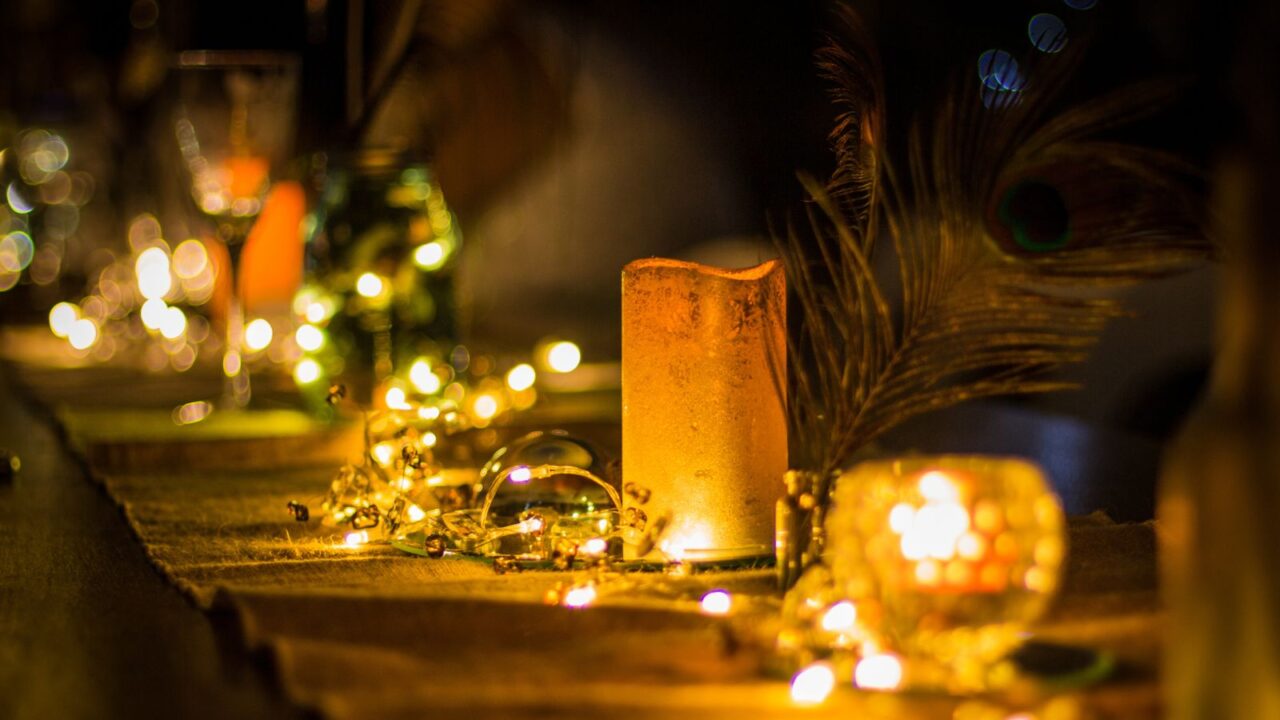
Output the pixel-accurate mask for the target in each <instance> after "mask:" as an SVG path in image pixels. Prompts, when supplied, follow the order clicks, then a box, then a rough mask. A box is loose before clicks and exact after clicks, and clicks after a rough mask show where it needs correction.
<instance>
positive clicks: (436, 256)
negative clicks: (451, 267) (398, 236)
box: [413, 240, 448, 270]
mask: <svg viewBox="0 0 1280 720" xmlns="http://www.w3.org/2000/svg"><path fill="white" fill-rule="evenodd" d="M447 256H448V254H447V252H446V250H445V246H444V245H443V244H441V243H440V242H438V241H434V240H433V241H431V242H429V243H424V244H422V245H419V246H418V249H417V250H415V251H414V252H413V261H414V262H415V263H416V264H417V265H418V267H420V268H422V269H423V270H439V269H440V268H441V267H442V266H443V265H444V261H445V259H446V258H447Z"/></svg>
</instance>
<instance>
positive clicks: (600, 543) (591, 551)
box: [578, 537, 609, 555]
mask: <svg viewBox="0 0 1280 720" xmlns="http://www.w3.org/2000/svg"><path fill="white" fill-rule="evenodd" d="M608 549H609V543H608V542H607V541H606V540H605V539H604V538H598V537H594V538H591V539H590V540H588V541H586V542H584V543H582V547H581V548H579V549H578V552H580V553H582V554H584V555H603V554H604V552H605V551H606V550H608Z"/></svg>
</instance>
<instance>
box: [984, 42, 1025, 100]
mask: <svg viewBox="0 0 1280 720" xmlns="http://www.w3.org/2000/svg"><path fill="white" fill-rule="evenodd" d="M978 79H979V80H981V81H982V82H983V83H984V85H986V86H987V87H991V88H994V89H1000V90H1012V91H1018V90H1021V89H1022V88H1023V87H1025V86H1026V84H1027V80H1026V76H1024V75H1023V74H1022V69H1021V68H1019V67H1018V61H1017V60H1015V59H1014V57H1013V55H1010V54H1009V53H1008V52H1005V51H1004V50H996V49H994V48H993V49H991V50H987V51H984V52H983V53H982V54H981V55H979V56H978Z"/></svg>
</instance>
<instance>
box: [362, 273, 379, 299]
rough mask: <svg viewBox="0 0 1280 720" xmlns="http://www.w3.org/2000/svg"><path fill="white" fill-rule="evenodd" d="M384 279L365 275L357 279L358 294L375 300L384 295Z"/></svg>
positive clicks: (370, 274)
mask: <svg viewBox="0 0 1280 720" xmlns="http://www.w3.org/2000/svg"><path fill="white" fill-rule="evenodd" d="M382 285H383V283H382V278H380V277H378V276H377V275H374V274H373V273H365V274H363V275H361V276H360V277H359V278H357V279H356V292H358V293H360V295H361V296H362V297H367V298H375V297H378V296H379V295H381V294H382Z"/></svg>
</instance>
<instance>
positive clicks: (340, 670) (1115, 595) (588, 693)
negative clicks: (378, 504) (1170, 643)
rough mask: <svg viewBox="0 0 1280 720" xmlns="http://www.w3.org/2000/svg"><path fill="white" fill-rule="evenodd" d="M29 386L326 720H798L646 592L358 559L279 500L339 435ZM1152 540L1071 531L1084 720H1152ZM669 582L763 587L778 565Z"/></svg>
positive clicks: (351, 438)
mask: <svg viewBox="0 0 1280 720" xmlns="http://www.w3.org/2000/svg"><path fill="white" fill-rule="evenodd" d="M86 372H87V371H86ZM20 377H21V379H22V380H23V382H24V383H25V384H26V385H27V387H28V388H29V389H31V390H32V391H33V392H34V393H35V394H36V395H37V396H38V397H41V398H43V399H44V401H45V402H48V403H49V404H50V405H51V406H52V407H54V408H55V409H56V411H57V414H58V415H59V417H60V418H62V421H63V422H64V425H65V427H66V428H67V429H68V432H69V433H70V434H71V438H72V440H73V442H74V444H75V445H76V447H78V448H79V449H80V450H81V451H82V452H83V453H84V454H85V456H86V457H87V458H88V459H89V460H90V464H91V468H92V470H93V473H94V475H95V477H97V478H98V479H99V480H100V481H101V482H102V483H103V484H104V486H105V488H106V490H107V491H108V492H109V493H110V495H111V496H112V497H113V498H114V499H115V500H116V501H117V502H118V503H119V504H120V506H121V507H122V508H123V510H124V512H125V514H126V516H127V517H128V520H129V522H130V524H131V526H132V527H133V528H134V530H135V531H136V533H137V535H138V538H139V540H140V541H141V542H142V544H143V545H144V547H145V548H146V552H147V554H148V556H149V557H150V558H151V559H152V561H153V562H154V563H155V565H156V567H157V568H158V569H159V570H160V571H161V572H162V573H164V574H165V576H166V577H168V578H169V579H170V580H171V581H172V582H173V583H174V584H175V585H176V586H177V587H178V588H180V589H181V590H182V591H183V592H185V593H186V594H188V595H189V596H190V597H191V598H192V600H193V601H194V602H196V603H198V604H199V605H200V606H202V607H205V608H209V609H211V610H215V611H219V610H220V611H229V612H231V613H232V616H233V617H234V618H235V620H236V622H237V623H238V625H239V627H240V628H241V633H242V636H243V640H244V642H246V643H248V644H249V646H251V647H254V648H260V649H262V650H264V651H267V652H268V653H269V654H270V657H271V658H272V660H273V663H272V666H273V668H274V669H275V672H276V673H277V675H278V678H279V680H280V683H281V686H282V687H283V689H284V691H285V692H286V693H287V694H288V696H289V697H290V698H291V699H292V700H293V701H295V702H297V703H299V704H300V705H303V706H307V707H312V708H315V709H318V710H319V711H320V712H322V713H323V714H325V715H327V716H330V717H335V718H346V717H352V718H356V717H384V718H385V717H399V716H405V717H410V716H412V717H467V718H483V717H494V718H515V717H584V718H585V717H636V718H641V717H690V716H693V715H694V714H695V713H696V714H697V715H698V716H700V717H709V718H719V717H725V718H729V717H733V718H742V717H753V718H754V717H761V718H770V717H794V716H795V713H796V712H797V710H796V708H794V706H793V705H792V704H791V703H790V702H789V700H788V694H787V684H786V683H785V682H783V681H780V680H778V679H774V678H770V677H768V676H767V675H766V674H765V673H764V669H765V668H766V666H767V665H768V659H767V657H766V656H765V655H764V654H763V653H761V652H759V651H758V650H757V648H756V647H755V646H754V645H753V643H752V640H753V632H754V630H755V628H752V627H744V626H743V621H742V620H738V621H734V620H723V619H714V618H706V617H703V616H701V615H698V614H697V613H695V612H692V611H691V607H690V605H689V604H688V603H684V602H676V601H661V600H654V599H653V598H652V597H651V596H646V594H645V593H638V594H636V595H635V596H633V597H629V596H627V594H625V593H622V594H620V595H619V596H616V597H614V596H606V597H604V598H602V600H601V602H600V606H599V607H594V608H590V609H587V610H583V611H574V610H569V609H565V608H560V607H554V606H547V605H544V604H542V597H543V595H544V593H545V592H546V590H547V589H548V588H550V587H551V586H553V585H554V584H555V583H556V582H557V581H558V580H561V579H564V578H565V577H567V575H566V574H560V573H551V572H526V573H523V574H519V575H507V576H496V575H495V574H494V573H493V571H492V569H491V568H490V567H488V566H487V565H486V564H484V563H480V562H476V561H471V560H462V559H448V558H446V559H442V560H431V559H427V558H421V557H417V556H410V555H406V554H403V553H400V552H399V551H396V550H394V549H391V548H387V547H377V546H375V547H367V548H363V549H359V550H353V549H349V548H346V547H344V546H342V545H341V544H340V543H339V542H338V540H339V538H338V534H339V533H338V531H337V530H336V529H334V528H325V527H323V526H321V525H319V524H318V523H314V522H313V523H307V524H303V523H296V522H293V521H292V520H290V519H289V517H288V514H287V512H286V510H285V504H286V503H287V502H288V501H289V500H292V499H298V500H303V501H308V500H311V501H314V500H316V499H318V497H319V496H320V495H321V494H322V493H323V491H324V489H325V487H326V486H327V483H328V480H329V475H330V473H331V472H332V470H333V469H334V467H335V466H336V464H337V463H338V462H340V461H341V459H342V458H343V457H348V456H350V455H351V453H353V452H358V444H357V443H358V437H357V436H356V434H354V433H353V432H352V431H351V430H350V429H346V430H344V429H334V428H328V427H321V426H313V425H309V424H308V423H307V421H306V420H305V418H301V417H297V416H290V417H285V416H279V415H277V416H276V417H274V418H270V419H267V420H265V421H264V419H263V418H258V420H255V421H250V422H248V423H247V424H238V425H237V427H236V429H235V430H234V431H231V430H229V429H228V430H227V431H224V432H218V431H216V430H217V429H216V428H214V429H213V430H210V429H209V428H206V429H204V430H201V431H193V432H190V433H187V434H185V435H184V434H182V433H176V432H172V431H171V430H170V429H169V427H168V426H166V425H164V423H163V422H161V421H160V420H157V419H156V417H157V414H158V415H159V416H162V417H167V415H166V414H165V413H164V412H162V411H153V412H150V413H148V411H146V410H138V409H133V410H127V411H121V410H118V409H112V408H111V407H110V405H111V403H110V402H95V403H93V405H94V406H95V407H94V408H93V409H86V408H85V407H79V408H78V407H77V405H76V403H75V402H74V397H68V394H67V393H66V392H65V388H63V387H62V386H61V385H60V384H59V383H60V381H57V380H56V378H58V377H59V376H58V375H56V374H55V375H52V376H51V375H48V374H39V373H37V374H35V375H33V374H31V373H27V374H25V375H20ZM51 378H54V379H53V380H51ZM60 388H62V390H60ZM98 399H99V400H101V399H102V398H101V396H99V397H98ZM126 404H127V403H126ZM121 412H125V413H126V415H121V414H120V413H121ZM130 415H132V416H134V417H135V421H133V422H129V421H127V420H126V419H124V418H127V417H128V416H130ZM259 421H262V422H259ZM255 422H259V425H258V426H257V427H258V429H257V430H256V431H255V430H253V428H252V427H250V426H252V425H253V424H254V423H255ZM130 428H132V429H130ZM281 428H287V431H285V432H281ZM1154 545H1155V543H1154V532H1153V528H1152V526H1151V525H1150V524H1139V525H1115V524H1112V523H1110V522H1109V521H1107V520H1106V519H1105V518H1100V517H1093V518H1085V519H1077V520H1076V521H1074V522H1073V523H1072V527H1071V552H1070V556H1069V561H1068V574H1067V578H1066V582H1065V585H1064V593H1063V595H1062V597H1061V598H1059V601H1058V602H1057V603H1056V606H1055V609H1054V611H1053V613H1052V614H1051V616H1050V617H1049V618H1047V620H1046V621H1045V622H1043V623H1042V624H1041V626H1040V627H1039V628H1038V629H1037V634H1038V635H1039V636H1040V637H1043V638H1046V639H1051V640H1056V641H1059V642H1065V643H1071V644H1076V645H1084V646H1090V647H1098V648H1106V649H1109V650H1110V651H1112V652H1113V653H1114V654H1115V655H1116V657H1117V658H1118V659H1119V660H1120V671H1119V672H1118V673H1117V675H1116V676H1115V677H1113V679H1111V680H1109V681H1108V682H1106V683H1103V684H1101V685H1099V686H1096V687H1093V688H1089V689H1087V690H1085V691H1083V692H1082V693H1079V694H1078V696H1079V697H1080V698H1082V699H1083V704H1082V705H1079V706H1075V707H1083V708H1084V712H1085V713H1086V716H1090V717H1116V718H1141V717H1155V716H1157V715H1158V703H1157V686H1156V684H1155V681H1154V677H1155V676H1154V665H1155V659H1156V656H1157V643H1156V639H1157V638H1158V636H1159V633H1158V619H1159V613H1158V610H1157V603H1156V597H1155V586H1156V583H1155V566H1154ZM657 582H667V581H666V580H663V579H662V578H658V579H657ZM678 582H680V583H690V584H691V586H692V587H694V588H697V587H715V586H726V587H730V588H733V589H736V590H738V591H739V592H741V593H743V594H758V595H760V596H761V597H763V596H765V595H767V588H768V587H769V583H770V575H769V573H767V572H761V571H748V572H738V573H717V574H708V575H698V576H694V577H693V578H691V579H681V580H679V581H678ZM967 702H969V703H970V705H972V702H973V701H967ZM960 705H962V702H961V701H959V700H956V699H951V698H942V697H922V696H906V697H901V696H883V695H866V694H858V693H837V694H836V695H835V696H833V698H832V699H831V701H830V702H828V703H827V704H826V705H824V706H823V707H821V708H818V709H814V710H806V711H805V714H806V715H809V716H813V717H852V716H859V717H870V718H876V717H885V718H889V717H893V718H898V717H924V718H932V717H939V718H950V717H953V715H954V713H955V712H957V710H956V709H957V707H958V706H960Z"/></svg>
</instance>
